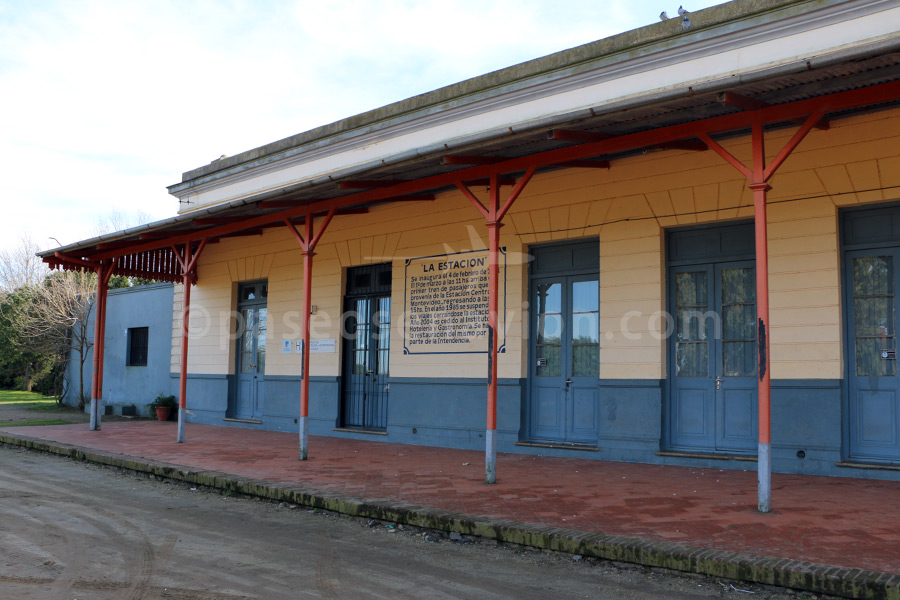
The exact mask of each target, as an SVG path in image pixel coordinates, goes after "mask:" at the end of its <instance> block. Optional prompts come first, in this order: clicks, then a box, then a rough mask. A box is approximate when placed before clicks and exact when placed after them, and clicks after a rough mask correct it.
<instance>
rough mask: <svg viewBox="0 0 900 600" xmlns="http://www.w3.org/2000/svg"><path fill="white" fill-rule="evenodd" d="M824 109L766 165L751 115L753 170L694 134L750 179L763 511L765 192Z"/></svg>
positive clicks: (766, 437)
mask: <svg viewBox="0 0 900 600" xmlns="http://www.w3.org/2000/svg"><path fill="white" fill-rule="evenodd" d="M824 111H825V109H824V107H823V106H821V105H820V106H819V107H818V108H816V110H814V111H813V113H812V114H811V115H809V117H807V119H806V121H805V122H804V123H803V125H802V126H801V127H800V129H798V130H797V132H796V133H794V135H793V136H792V137H791V139H790V140H788V143H787V144H785V145H784V147H783V148H782V149H781V150H780V151H779V152H778V154H777V155H776V156H775V158H774V159H772V162H771V163H770V164H769V165H766V145H765V131H764V129H763V125H764V123H763V120H762V112H759V111H758V112H757V113H756V115H755V116H754V118H753V123H752V130H751V137H750V140H751V144H752V153H753V168H752V169H750V168H747V167H746V166H745V165H744V164H743V163H742V162H741V161H739V160H738V159H737V158H735V157H734V156H733V155H732V154H731V153H730V152H728V151H727V150H725V149H724V148H723V147H722V146H720V145H719V144H718V143H717V142H715V141H714V140H713V139H712V138H711V137H709V135H708V134H707V133H703V132H700V133H698V135H697V137H699V138H700V139H701V140H703V141H704V142H706V145H707V146H709V148H711V149H712V150H714V151H715V152H716V153H717V154H719V155H720V156H721V157H722V158H724V159H725V160H726V161H728V163H729V164H731V165H732V166H733V167H734V168H735V169H737V170H738V171H740V172H741V173H742V174H743V175H744V176H745V177H746V178H747V179H748V180H749V185H748V187H749V188H750V189H751V190H753V215H754V228H755V231H756V329H757V338H756V344H757V345H756V348H757V353H758V361H759V362H758V366H757V374H758V376H759V387H758V392H757V393H758V412H759V434H758V435H759V440H758V450H757V463H756V464H757V482H758V487H757V495H758V502H757V508H758V509H759V511H760V512H764V513H765V512H770V511H771V510H772V457H771V452H770V450H771V442H772V429H771V420H772V419H771V414H772V407H771V405H772V386H771V381H770V377H771V374H770V368H769V357H770V355H771V353H770V352H769V329H770V328H769V244H768V222H767V215H766V202H767V197H766V193H767V192H768V191H769V190H770V189H771V188H770V187H769V185H768V183H767V182H768V181H769V179H770V178H771V177H772V176H773V175H774V174H775V172H776V171H777V170H778V168H779V167H780V166H781V165H782V164H783V163H784V161H785V160H786V159H787V157H788V156H790V155H791V152H793V151H794V149H795V148H796V147H797V145H798V144H799V143H800V142H801V141H802V140H803V139H804V138H805V137H806V135H807V134H808V133H809V132H810V131H811V130H812V128H813V127H815V125H816V124H817V123H819V122H820V121H822V119H823V117H824V114H825V113H824Z"/></svg>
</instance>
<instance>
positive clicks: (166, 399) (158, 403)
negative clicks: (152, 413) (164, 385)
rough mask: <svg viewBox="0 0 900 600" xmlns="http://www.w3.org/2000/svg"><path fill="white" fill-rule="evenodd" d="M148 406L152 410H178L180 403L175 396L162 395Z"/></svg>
mask: <svg viewBox="0 0 900 600" xmlns="http://www.w3.org/2000/svg"><path fill="white" fill-rule="evenodd" d="M148 406H150V407H151V408H157V407H160V408H163V407H166V408H178V403H177V402H175V396H172V395H168V396H167V395H165V394H160V395H159V396H157V397H156V400H154V401H153V402H151V403H150V404H149V405H148Z"/></svg>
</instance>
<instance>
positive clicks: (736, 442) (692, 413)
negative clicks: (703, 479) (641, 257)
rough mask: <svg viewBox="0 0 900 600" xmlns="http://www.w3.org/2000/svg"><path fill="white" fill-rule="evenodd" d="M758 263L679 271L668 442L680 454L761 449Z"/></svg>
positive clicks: (674, 279) (672, 281) (673, 286)
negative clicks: (757, 300)
mask: <svg viewBox="0 0 900 600" xmlns="http://www.w3.org/2000/svg"><path fill="white" fill-rule="evenodd" d="M755 277H756V275H755V269H754V266H753V262H752V261H742V262H729V263H713V264H701V265H691V266H682V267H673V268H671V269H670V270H669V286H670V289H669V294H670V299H671V300H670V306H671V314H672V317H673V321H672V324H673V326H674V330H673V332H672V335H671V336H670V340H671V341H670V344H669V356H670V361H669V373H670V394H669V395H670V398H669V403H668V427H669V429H668V437H669V445H670V446H671V447H672V448H673V449H683V450H693V451H701V452H728V453H752V452H754V451H755V450H756V446H757V441H758V438H757V431H758V404H757V377H756V372H757V370H756V364H757V353H756V280H755Z"/></svg>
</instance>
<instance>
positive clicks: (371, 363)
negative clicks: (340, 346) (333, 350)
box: [341, 264, 391, 431]
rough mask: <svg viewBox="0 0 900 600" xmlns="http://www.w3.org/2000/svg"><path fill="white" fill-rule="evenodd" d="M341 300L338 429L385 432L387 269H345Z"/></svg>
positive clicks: (388, 317) (388, 347)
mask: <svg viewBox="0 0 900 600" xmlns="http://www.w3.org/2000/svg"><path fill="white" fill-rule="evenodd" d="M347 279H348V281H347V292H348V295H347V296H346V297H345V299H344V316H343V328H344V331H343V338H344V357H343V361H344V365H343V376H342V382H341V426H342V427H348V428H352V429H362V430H367V431H384V430H385V429H387V419H388V393H389V391H390V386H389V382H388V378H389V377H390V355H391V296H390V286H391V265H390V264H386V265H372V266H366V267H357V268H355V269H351V270H350V271H349V273H348V278H347Z"/></svg>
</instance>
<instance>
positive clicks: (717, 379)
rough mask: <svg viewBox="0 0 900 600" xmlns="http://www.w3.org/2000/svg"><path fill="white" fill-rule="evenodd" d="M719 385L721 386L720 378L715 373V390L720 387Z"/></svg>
mask: <svg viewBox="0 0 900 600" xmlns="http://www.w3.org/2000/svg"><path fill="white" fill-rule="evenodd" d="M721 386H722V378H721V377H719V376H718V375H717V376H716V389H717V390H718V389H720V388H721Z"/></svg>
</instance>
